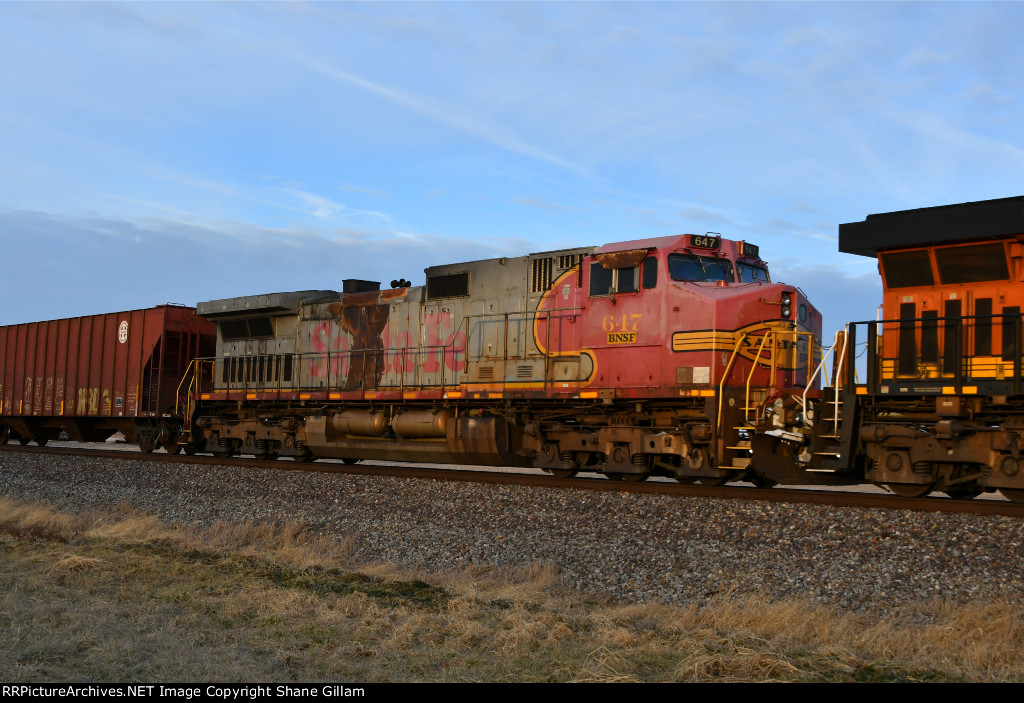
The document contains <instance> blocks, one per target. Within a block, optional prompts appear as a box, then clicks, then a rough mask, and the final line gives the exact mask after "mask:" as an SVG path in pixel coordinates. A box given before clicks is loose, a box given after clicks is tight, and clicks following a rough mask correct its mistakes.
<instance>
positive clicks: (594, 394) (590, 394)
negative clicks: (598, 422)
mask: <svg viewBox="0 0 1024 703" xmlns="http://www.w3.org/2000/svg"><path fill="white" fill-rule="evenodd" d="M596 397H597V391H583V392H582V393H580V398H596Z"/></svg>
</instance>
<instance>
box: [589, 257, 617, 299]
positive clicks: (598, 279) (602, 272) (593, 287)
mask: <svg viewBox="0 0 1024 703" xmlns="http://www.w3.org/2000/svg"><path fill="white" fill-rule="evenodd" d="M614 273H615V271H614V270H613V269H606V268H605V267H604V266H602V265H601V264H599V263H593V264H591V265H590V297H591V298H593V297H595V296H598V295H608V292H609V291H610V290H611V289H612V285H613V281H614V278H613V274H614Z"/></svg>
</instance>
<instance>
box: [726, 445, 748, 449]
mask: <svg viewBox="0 0 1024 703" xmlns="http://www.w3.org/2000/svg"><path fill="white" fill-rule="evenodd" d="M726 449H742V450H744V451H749V450H750V445H749V444H746V445H740V446H738V447H726Z"/></svg>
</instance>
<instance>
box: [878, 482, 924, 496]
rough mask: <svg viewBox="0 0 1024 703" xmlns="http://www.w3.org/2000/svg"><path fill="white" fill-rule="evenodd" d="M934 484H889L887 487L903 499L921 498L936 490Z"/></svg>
mask: <svg viewBox="0 0 1024 703" xmlns="http://www.w3.org/2000/svg"><path fill="white" fill-rule="evenodd" d="M935 485H936V484H934V483H887V484H885V487H886V488H888V489H889V490H890V491H892V492H893V493H895V494H896V495H898V496H900V497H901V498H920V497H922V496H926V495H928V494H929V493H931V492H932V491H933V490H935Z"/></svg>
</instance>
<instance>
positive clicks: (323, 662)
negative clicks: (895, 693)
mask: <svg viewBox="0 0 1024 703" xmlns="http://www.w3.org/2000/svg"><path fill="white" fill-rule="evenodd" d="M0 571H2V572H3V574H4V577H3V579H2V580H0V680H3V681H5V682H7V683H12V682H25V681H64V680H79V681H110V680H117V681H282V682H287V681H345V682H353V681H363V682H375V681H591V682H614V681H908V680H910V681H950V680H968V681H992V680H997V681H1005V680H1017V681H1020V680H1024V646H1022V645H1024V614H1022V613H1020V612H1016V611H1015V610H1014V609H1013V608H1011V607H1009V606H1008V605H1005V604H998V603H996V604H979V605H975V606H953V605H951V604H949V603H929V604H922V605H921V606H919V608H920V610H919V612H921V613H923V614H925V615H926V616H927V617H926V618H925V619H926V620H927V622H928V624H915V623H913V622H912V621H911V619H908V618H905V617H904V618H901V619H900V620H899V621H897V620H893V619H881V620H879V619H878V618H872V617H868V616H865V615H858V614H849V613H837V612H833V611H830V610H829V609H827V608H824V607H821V606H817V605H813V604H810V603H807V602H774V603H773V602H762V601H760V600H757V599H749V598H744V599H734V598H730V597H729V596H728V595H720V596H717V597H716V599H715V600H713V601H711V602H709V603H705V604H704V605H703V606H701V607H696V606H694V607H670V606H664V605H623V604H615V603H610V602H605V601H602V600H600V599H597V598H593V597H587V596H585V595H580V594H574V593H569V592H566V591H565V589H562V588H560V586H559V583H558V576H557V573H556V571H555V569H554V568H552V567H551V566H550V565H537V566H535V567H533V568H531V569H529V570H526V571H523V572H517V573H512V572H503V571H500V570H495V569H490V570H486V569H477V570H473V571H469V572H464V573H453V574H440V575H431V576H430V577H429V580H430V584H429V585H428V584H427V583H425V582H423V581H422V580H418V578H417V575H415V574H413V575H410V574H406V573H400V572H398V571H396V570H394V569H392V568H390V567H388V566H386V565H380V564H361V563H357V562H356V561H355V560H354V559H353V550H352V549H351V545H349V544H345V543H338V542H337V541H334V540H329V539H325V538H322V537H316V536H312V535H307V534H305V533H304V532H303V530H302V528H301V527H300V526H297V525H285V526H278V527H274V526H270V525H251V524H243V525H217V526H215V527H214V528H212V529H210V530H208V531H203V532H197V531H193V530H183V529H167V528H165V527H162V526H161V525H160V524H159V523H158V522H157V521H156V520H155V519H154V518H153V517H150V516H145V515H140V514H138V513H136V512H134V511H132V510H131V509H130V508H125V509H124V510H121V511H119V512H115V513H109V514H75V515H72V514H65V513H59V512H57V511H54V510H52V509H51V508H49V507H46V506H39V505H27V504H22V503H17V502H14V501H11V500H8V499H4V498H0ZM419 578H424V577H422V576H421V577H419ZM904 613H906V609H904Z"/></svg>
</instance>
